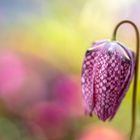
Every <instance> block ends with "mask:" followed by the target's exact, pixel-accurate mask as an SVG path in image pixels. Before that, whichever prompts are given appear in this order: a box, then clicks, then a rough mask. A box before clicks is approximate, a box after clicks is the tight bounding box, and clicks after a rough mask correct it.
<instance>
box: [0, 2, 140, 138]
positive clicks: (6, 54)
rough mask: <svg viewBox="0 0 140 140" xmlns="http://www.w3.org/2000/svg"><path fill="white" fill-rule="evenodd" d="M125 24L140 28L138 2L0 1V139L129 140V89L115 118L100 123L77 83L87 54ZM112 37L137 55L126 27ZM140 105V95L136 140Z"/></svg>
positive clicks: (139, 135) (138, 121) (138, 120)
mask: <svg viewBox="0 0 140 140" xmlns="http://www.w3.org/2000/svg"><path fill="white" fill-rule="evenodd" d="M124 19H128V20H132V21H134V22H135V23H136V24H137V25H138V27H139V29H140V1H139V0H116V1H115V0H114V1H113V0H108V1H104V0H71V1H68V0H0V31H1V33H0V140H124V139H125V138H126V139H127V136H128V134H129V131H130V125H131V96H132V84H131V87H130V89H129V91H128V93H127V96H126V98H125V99H124V101H123V103H122V104H121V107H120V109H119V112H118V113H117V114H116V116H115V118H114V119H113V121H111V122H105V123H102V122H101V121H99V119H98V118H97V117H96V116H94V117H92V118H90V117H85V116H84V108H83V103H82V93H81V80H80V76H81V67H82V61H83V57H84V54H85V51H86V49H87V48H89V47H90V46H91V44H92V42H94V41H96V40H100V39H110V38H111V35H112V31H113V29H114V27H115V25H116V24H117V23H118V22H119V21H121V20H124ZM117 38H118V40H119V41H121V42H123V43H124V44H125V45H127V46H128V47H129V48H131V49H132V50H134V51H135V32H134V30H133V28H132V27H131V26H130V25H123V26H122V27H121V28H120V29H119V32H118V35H117ZM139 82H140V79H139ZM138 88H139V87H138ZM139 92H140V88H139V90H138V93H139ZM139 107H140V94H139V95H138V100H137V126H136V127H137V129H136V137H135V139H136V140H138V139H140V133H139V131H140V111H139V110H140V108H139Z"/></svg>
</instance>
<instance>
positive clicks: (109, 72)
mask: <svg viewBox="0 0 140 140" xmlns="http://www.w3.org/2000/svg"><path fill="white" fill-rule="evenodd" d="M134 67H135V54H134V52H132V51H131V50H130V49H128V48H126V47H124V46H123V45H122V44H120V43H119V42H116V41H112V42H111V41H107V40H103V41H99V42H96V43H94V44H93V46H92V48H90V49H88V50H87V52H86V55H85V58H84V62H83V67H82V79H81V80H82V92H83V99H84V103H85V112H86V113H87V114H89V115H92V113H93V112H94V113H95V114H96V115H97V116H98V118H100V119H101V120H103V121H105V120H107V119H112V118H113V117H114V115H115V114H116V112H117V109H118V107H119V106H120V103H121V102H122V99H123V98H124V96H125V95H126V92H127V90H128V88H129V85H130V83H131V81H132V77H133V73H134Z"/></svg>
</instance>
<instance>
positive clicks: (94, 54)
mask: <svg viewBox="0 0 140 140" xmlns="http://www.w3.org/2000/svg"><path fill="white" fill-rule="evenodd" d="M103 43H105V42H104V41H103V42H96V43H94V44H93V46H92V48H89V49H88V50H87V52H86V55H85V59H84V62H83V66H82V79H81V82H82V92H83V99H84V104H85V113H87V114H89V115H91V114H92V111H93V107H94V91H93V89H94V87H93V86H94V85H93V81H94V75H95V71H96V59H97V58H98V56H99V50H100V45H102V44H103Z"/></svg>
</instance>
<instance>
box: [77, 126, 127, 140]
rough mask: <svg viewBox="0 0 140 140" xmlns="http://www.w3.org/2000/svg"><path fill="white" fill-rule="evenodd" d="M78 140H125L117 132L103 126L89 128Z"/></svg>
mask: <svg viewBox="0 0 140 140" xmlns="http://www.w3.org/2000/svg"><path fill="white" fill-rule="evenodd" d="M78 140H126V138H125V136H124V135H123V134H122V133H121V132H119V131H118V130H116V129H114V128H111V127H105V126H96V127H95V126H91V127H88V128H86V129H85V130H84V131H83V132H82V134H81V135H80V138H78Z"/></svg>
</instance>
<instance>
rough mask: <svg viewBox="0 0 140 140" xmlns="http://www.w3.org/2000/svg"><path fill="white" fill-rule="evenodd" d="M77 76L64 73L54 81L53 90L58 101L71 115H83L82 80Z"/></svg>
mask: <svg viewBox="0 0 140 140" xmlns="http://www.w3.org/2000/svg"><path fill="white" fill-rule="evenodd" d="M78 79H80V78H78V77H77V76H72V75H70V76H66V75H62V76H60V77H58V78H57V79H56V80H55V81H54V87H53V92H54V94H55V96H56V101H57V102H58V103H59V104H60V105H62V107H65V110H66V111H67V112H68V113H69V115H71V116H79V115H83V111H82V110H83V104H82V96H81V90H80V89H81V87H80V80H78Z"/></svg>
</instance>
